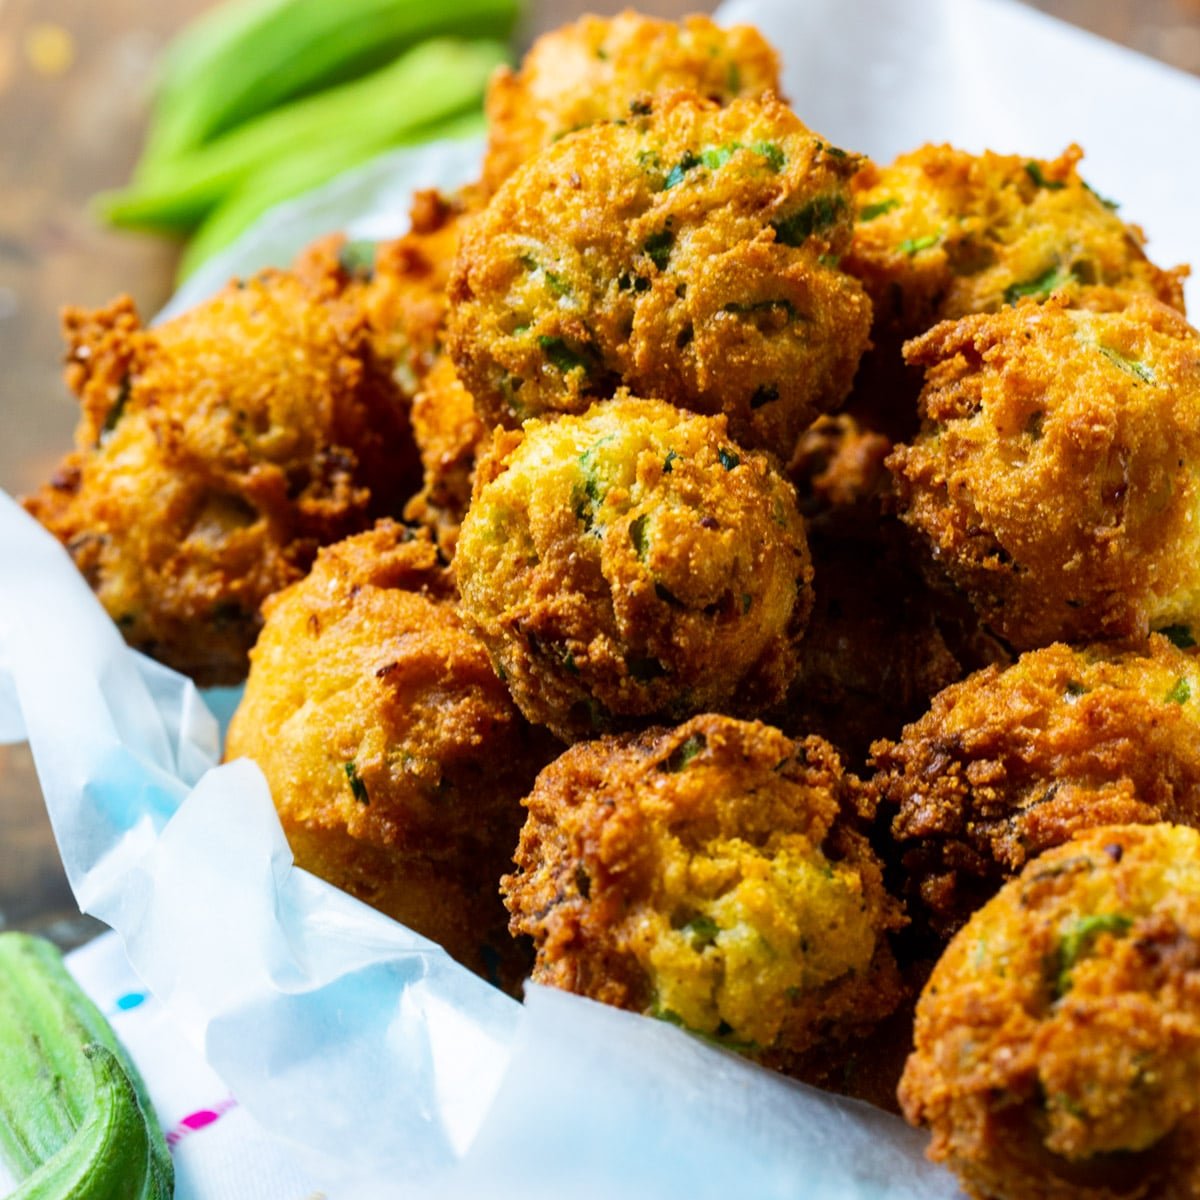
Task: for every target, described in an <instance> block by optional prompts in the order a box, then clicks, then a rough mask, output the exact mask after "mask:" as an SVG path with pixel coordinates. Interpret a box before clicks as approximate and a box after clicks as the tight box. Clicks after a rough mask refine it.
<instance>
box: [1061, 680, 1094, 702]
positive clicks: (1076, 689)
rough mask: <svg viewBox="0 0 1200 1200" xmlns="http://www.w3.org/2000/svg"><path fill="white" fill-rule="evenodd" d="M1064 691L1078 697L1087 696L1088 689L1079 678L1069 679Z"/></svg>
mask: <svg viewBox="0 0 1200 1200" xmlns="http://www.w3.org/2000/svg"><path fill="white" fill-rule="evenodd" d="M1063 691H1064V692H1065V693H1066V694H1067V695H1068V696H1074V697H1076V698H1078V697H1079V696H1086V695H1087V691H1088V690H1087V688H1085V687H1084V686H1083V684H1082V683H1080V682H1079V680H1077V679H1069V680H1067V686H1066V687H1065V688H1063Z"/></svg>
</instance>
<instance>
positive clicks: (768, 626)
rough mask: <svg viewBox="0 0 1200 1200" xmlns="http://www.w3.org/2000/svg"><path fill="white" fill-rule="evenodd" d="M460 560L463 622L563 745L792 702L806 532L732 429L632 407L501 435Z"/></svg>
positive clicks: (791, 503)
mask: <svg viewBox="0 0 1200 1200" xmlns="http://www.w3.org/2000/svg"><path fill="white" fill-rule="evenodd" d="M475 488H476V490H475V495H474V498H473V500H472V503H471V508H470V510H469V511H468V513H467V516H466V519H465V520H464V521H463V525H462V532H461V535H460V537H459V542H458V553H457V556H456V558H455V560H454V566H455V571H456V573H457V576H458V582H459V585H460V587H461V589H462V607H463V615H464V618H465V619H466V621H467V622H468V624H469V625H470V626H471V627H472V628H473V629H474V630H475V632H476V633H477V634H478V635H479V637H480V638H481V640H482V641H483V642H484V643H485V644H486V645H487V647H488V650H489V651H490V652H491V654H492V657H493V660H494V661H495V662H496V664H497V668H498V670H500V671H501V672H502V674H503V677H504V678H505V679H506V680H507V682H508V685H509V688H510V689H511V691H512V694H513V697H514V699H515V700H516V702H517V704H518V705H519V706H520V707H521V710H522V711H523V712H524V713H525V715H526V716H527V717H528V718H529V719H530V720H532V721H537V722H540V723H542V724H545V725H547V726H549V727H550V729H552V730H553V731H554V732H555V733H556V734H557V735H558V736H559V737H561V738H563V739H564V740H567V741H569V740H573V739H574V738H578V737H585V736H588V735H589V734H592V733H595V732H603V731H605V730H612V729H619V728H622V727H628V726H630V725H631V724H633V723H635V722H636V721H638V720H641V719H648V718H653V717H660V718H663V717H670V718H673V719H680V718H682V717H685V716H689V715H691V714H692V713H694V712H696V711H703V710H705V709H709V708H713V709H724V710H726V711H729V712H733V713H737V714H741V715H753V714H755V713H757V712H760V711H762V710H763V709H764V708H765V707H767V706H769V705H770V704H773V703H775V702H777V701H778V700H780V699H781V698H782V696H783V693H784V690H785V689H786V687H787V684H788V682H789V680H790V678H791V671H792V669H793V668H794V664H795V643H796V640H797V639H798V637H799V635H800V633H801V632H802V631H803V628H804V622H805V620H806V619H807V617H808V611H809V607H810V604H811V569H810V567H809V560H808V549H807V546H806V544H805V538H804V524H803V521H802V519H801V517H800V514H799V513H798V512H797V511H796V502H795V493H794V492H793V490H792V487H791V485H790V484H789V483H788V482H787V481H786V480H785V479H784V478H783V477H782V475H781V474H780V473H779V472H778V471H777V470H776V469H775V468H774V467H773V466H772V464H771V462H770V461H769V459H768V458H767V456H766V455H764V454H761V453H754V452H750V451H746V450H743V449H740V448H739V447H738V446H737V445H736V443H734V442H733V441H732V440H730V438H729V437H728V436H727V434H726V423H725V420H724V418H722V417H699V416H693V415H690V414H687V413H682V412H680V411H679V410H678V409H676V408H674V407H672V406H671V405H669V404H664V403H662V402H661V401H658V400H639V399H637V398H635V397H632V396H629V395H627V394H624V393H622V394H621V395H619V396H618V397H617V398H615V399H613V400H610V401H607V402H605V403H602V404H597V405H596V406H595V407H594V408H592V409H591V410H590V411H589V412H587V413H585V414H584V415H582V416H579V417H563V418H561V419H559V420H557V421H553V422H542V421H531V422H530V423H529V424H528V425H526V427H525V430H524V432H523V433H522V432H515V433H506V434H500V435H498V437H497V439H496V442H495V443H494V445H493V448H492V451H491V454H490V456H489V458H488V459H487V460H485V461H484V462H481V463H480V467H479V475H478V478H477V480H476V485H475Z"/></svg>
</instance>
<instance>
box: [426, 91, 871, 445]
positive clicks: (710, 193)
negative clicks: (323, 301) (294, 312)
mask: <svg viewBox="0 0 1200 1200" xmlns="http://www.w3.org/2000/svg"><path fill="white" fill-rule="evenodd" d="M634 108H635V111H632V112H631V114H630V116H629V119H628V120H627V121H622V122H612V123H608V124H603V125H595V126H592V127H590V128H588V129H584V130H581V131H580V132H578V133H574V134H570V135H568V136H567V137H564V138H562V139H561V140H560V141H558V142H556V143H555V144H554V145H552V146H549V147H547V148H546V149H545V150H543V151H542V152H541V153H540V154H538V155H537V156H536V157H535V158H533V159H532V160H530V161H529V162H528V163H526V164H525V165H524V166H523V167H521V168H520V169H519V170H518V171H517V172H516V173H515V174H513V175H512V176H511V177H510V178H509V180H508V181H507V182H506V183H505V184H504V186H503V187H502V188H501V189H500V191H499V192H498V193H497V194H496V195H495V196H494V197H493V198H492V200H491V202H490V204H489V205H488V207H487V208H486V209H485V210H484V211H483V212H482V213H481V214H480V215H479V216H478V217H477V218H475V219H474V220H472V221H471V222H469V223H468V224H467V227H466V228H465V229H464V232H463V240H462V245H461V249H460V252H459V257H458V260H457V262H456V264H455V268H454V272H453V274H452V275H451V279H450V297H451V300H452V302H453V304H454V308H453V309H452V311H451V314H450V319H449V325H448V345H449V348H450V353H451V356H452V357H453V358H454V362H455V365H456V366H457V368H458V370H459V374H460V375H461V377H462V382H463V384H464V386H465V387H466V388H467V390H468V391H469V392H471V394H472V395H473V396H474V397H475V403H476V406H477V407H478V409H479V412H480V415H481V416H482V418H483V420H484V422H485V423H486V424H487V425H488V426H489V427H491V426H494V425H496V424H503V425H507V426H509V427H514V426H517V425H519V424H520V423H521V422H523V421H525V420H527V419H529V418H531V417H539V416H545V415H548V414H554V413H560V412H570V413H580V412H583V411H585V410H586V409H587V407H588V406H589V404H591V403H592V401H593V400H595V399H598V398H604V397H607V396H611V395H612V393H613V391H614V390H615V389H616V387H617V386H618V384H625V385H627V386H628V387H629V388H630V389H631V390H632V391H634V392H637V393H639V394H642V395H649V396H663V397H668V398H669V399H670V400H671V401H672V402H673V403H675V404H677V405H679V406H680V407H683V408H689V409H692V410H693V411H696V412H702V413H709V414H716V413H724V414H725V415H726V416H728V418H729V429H730V434H731V436H732V437H734V438H735V439H736V440H737V441H739V442H741V443H742V444H743V445H745V446H747V447H749V448H751V449H754V448H760V447H761V448H766V449H770V450H773V451H774V452H776V453H777V454H779V455H780V456H781V457H784V458H786V456H787V455H788V453H790V451H791V448H792V446H793V445H794V444H795V442H796V439H797V438H798V437H799V435H800V434H801V433H802V432H803V431H804V429H805V428H806V427H807V426H808V425H809V424H810V423H811V422H812V420H813V419H814V418H815V417H816V416H818V415H819V414H820V413H821V412H823V411H827V410H829V409H832V408H834V407H836V406H837V404H838V403H839V402H840V401H841V400H842V399H843V398H844V397H845V395H846V393H847V392H848V391H849V390H850V385H851V382H852V379H853V376H854V371H855V368H856V367H857V365H858V360H859V358H860V356H861V355H862V352H863V350H864V349H865V348H866V345H867V334H868V329H869V326H870V320H871V315H870V303H869V302H868V300H867V298H866V295H865V294H864V293H863V291H862V288H861V286H860V285H859V284H858V282H857V281H856V280H853V279H851V278H850V277H849V276H848V275H846V274H845V273H843V272H842V271H839V270H838V269H837V267H836V266H835V265H834V263H835V262H836V259H837V256H838V255H839V254H840V253H841V252H842V251H844V250H845V249H846V248H847V246H848V245H849V240H850V232H851V208H850V203H849V191H848V187H847V180H848V178H849V176H850V174H851V173H852V172H853V170H854V167H855V164H856V163H857V159H855V158H853V157H851V156H849V155H847V154H846V153H844V152H843V151H841V150H837V149H835V148H834V147H831V146H829V145H828V144H826V143H825V142H823V141H822V140H821V139H820V138H818V137H817V136H816V135H815V134H813V133H811V132H810V131H809V130H808V129H807V128H806V127H805V126H804V125H803V124H801V122H800V121H799V119H798V118H797V117H796V116H795V114H794V113H792V112H791V110H790V109H788V108H787V107H786V106H785V105H784V104H782V103H780V102H779V101H778V100H776V99H774V98H773V97H767V98H765V99H763V100H735V101H733V103H732V104H730V105H729V106H728V107H727V108H724V109H722V108H718V107H717V106H716V105H715V104H712V103H710V102H709V101H706V100H703V99H701V98H700V97H698V96H695V95H693V94H690V93H686V92H675V93H671V94H669V95H665V96H659V97H658V98H656V99H655V100H653V101H649V100H647V101H639V102H637V103H636V104H635V106H634Z"/></svg>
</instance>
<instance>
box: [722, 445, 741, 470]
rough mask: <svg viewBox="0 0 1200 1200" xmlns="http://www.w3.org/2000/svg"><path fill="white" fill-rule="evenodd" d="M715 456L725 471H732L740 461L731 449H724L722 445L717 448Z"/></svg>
mask: <svg viewBox="0 0 1200 1200" xmlns="http://www.w3.org/2000/svg"><path fill="white" fill-rule="evenodd" d="M717 458H718V459H719V460H720V463H721V466H723V467H724V468H725V470H727V471H732V470H733V468H734V467H736V466H737V465H738V463H740V462H741V461H742V460H741V459H740V458H739V457H738V456H737V455H736V454H734V452H733V451H732V450H726V449H725V447H724V446H721V447H720V448H719V449H718V450H717Z"/></svg>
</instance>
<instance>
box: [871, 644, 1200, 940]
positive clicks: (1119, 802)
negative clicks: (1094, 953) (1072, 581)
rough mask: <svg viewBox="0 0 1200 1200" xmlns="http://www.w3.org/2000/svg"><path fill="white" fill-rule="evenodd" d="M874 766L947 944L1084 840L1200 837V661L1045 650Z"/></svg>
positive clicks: (948, 702) (912, 898) (959, 695)
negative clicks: (1186, 830) (1146, 826)
mask: <svg viewBox="0 0 1200 1200" xmlns="http://www.w3.org/2000/svg"><path fill="white" fill-rule="evenodd" d="M1172 633H1173V636H1175V637H1176V638H1177V639H1179V640H1181V641H1190V634H1188V633H1187V631H1186V630H1183V629H1180V630H1175V631H1172ZM873 753H874V761H875V764H876V766H877V768H878V770H877V774H876V776H875V781H874V782H875V786H876V787H877V789H878V791H879V794H880V800H881V810H880V811H881V815H890V816H891V818H892V836H893V838H894V840H895V843H896V850H897V853H898V854H899V855H900V861H901V863H902V865H903V869H904V875H905V877H906V879H907V880H908V888H909V891H908V894H907V899H908V901H909V903H910V905H911V907H912V908H913V912H914V916H915V915H916V914H918V913H919V914H920V915H921V919H922V921H924V920H928V922H929V923H930V924H931V926H932V928H933V929H934V931H935V932H936V933H937V934H939V935H940V936H943V937H945V936H949V934H951V933H953V931H954V930H955V929H957V928H958V927H959V926H960V925H961V924H962V923H963V922H964V921H965V920H966V919H967V917H968V916H970V914H971V913H972V912H973V911H974V910H975V909H976V908H978V907H979V906H980V905H981V904H982V903H983V902H984V901H985V900H987V898H988V897H989V896H990V895H992V893H993V892H995V890H996V889H997V888H998V887H999V886H1000V884H1001V883H1002V882H1003V881H1004V880H1005V879H1006V878H1008V877H1009V876H1011V875H1014V874H1016V872H1018V871H1019V870H1021V868H1022V867H1024V865H1025V864H1026V862H1027V861H1028V860H1029V859H1031V858H1033V857H1034V856H1035V855H1037V854H1039V853H1041V852H1042V851H1043V850H1046V849H1049V848H1050V847H1052V846H1057V845H1058V844H1059V843H1061V842H1064V841H1066V840H1067V839H1068V838H1069V837H1071V835H1072V834H1074V833H1076V832H1078V831H1080V830H1083V829H1087V828H1089V827H1091V826H1095V825H1102V824H1104V825H1111V824H1134V823H1143V822H1150V821H1174V822H1177V823H1179V824H1186V825H1198V824H1200V661H1198V660H1197V659H1196V658H1195V657H1194V656H1193V655H1191V654H1188V653H1185V652H1184V651H1183V650H1181V649H1179V648H1177V647H1176V646H1174V645H1172V644H1171V642H1170V641H1168V640H1167V639H1166V638H1165V637H1161V636H1158V635H1153V636H1151V637H1150V639H1149V641H1148V642H1143V643H1139V644H1136V645H1131V646H1104V645H1095V646H1090V647H1087V648H1083V649H1072V648H1071V647H1069V646H1064V645H1061V644H1058V645H1053V646H1047V647H1046V648H1045V649H1042V650H1034V651H1030V652H1029V653H1027V654H1023V655H1022V656H1021V657H1020V659H1018V660H1017V662H1016V663H1015V664H1014V665H1013V666H1011V667H1009V668H1007V669H1005V670H1002V669H1000V668H999V667H995V666H993V667H988V668H987V669H985V670H983V671H980V672H978V673H977V674H975V675H972V676H971V677H970V678H968V679H965V680H963V681H962V682H961V683H956V684H954V685H953V686H952V687H949V688H947V689H946V690H945V691H943V692H942V693H940V694H939V695H938V696H937V697H936V698H935V700H934V702H933V705H932V707H931V708H930V710H929V712H928V713H927V714H926V715H925V716H923V717H922V718H921V719H920V720H919V721H916V722H915V723H914V724H912V725H909V726H908V727H907V728H906V729H905V730H904V734H903V736H902V737H901V738H900V739H899V741H896V742H886V741H880V742H878V743H876V745H875V746H874V747H873Z"/></svg>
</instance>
